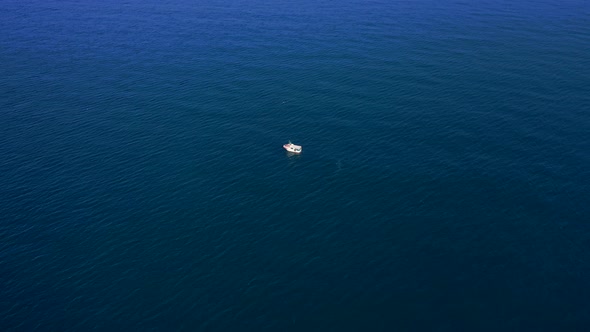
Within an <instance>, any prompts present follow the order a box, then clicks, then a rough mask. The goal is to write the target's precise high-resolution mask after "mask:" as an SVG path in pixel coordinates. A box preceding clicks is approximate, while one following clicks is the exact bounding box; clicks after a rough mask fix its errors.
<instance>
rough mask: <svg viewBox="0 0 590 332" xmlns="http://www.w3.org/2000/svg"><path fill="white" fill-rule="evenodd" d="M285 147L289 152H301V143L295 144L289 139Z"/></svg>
mask: <svg viewBox="0 0 590 332" xmlns="http://www.w3.org/2000/svg"><path fill="white" fill-rule="evenodd" d="M283 148H284V149H285V150H287V151H289V152H293V153H301V145H295V144H293V143H291V141H289V143H287V144H285V145H283Z"/></svg>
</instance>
